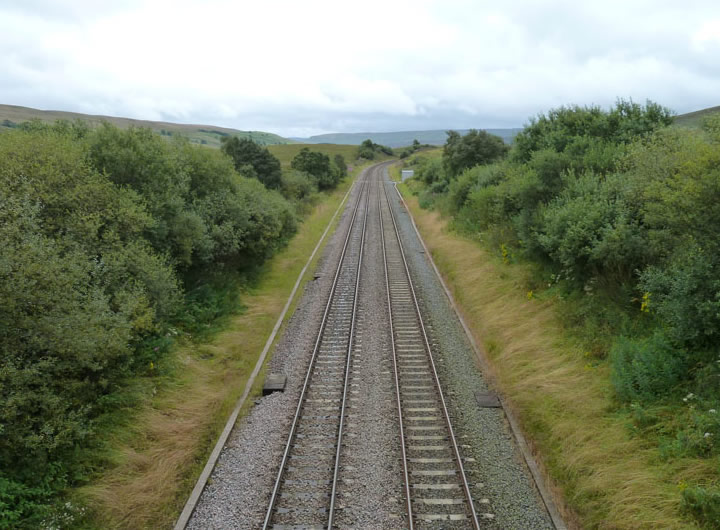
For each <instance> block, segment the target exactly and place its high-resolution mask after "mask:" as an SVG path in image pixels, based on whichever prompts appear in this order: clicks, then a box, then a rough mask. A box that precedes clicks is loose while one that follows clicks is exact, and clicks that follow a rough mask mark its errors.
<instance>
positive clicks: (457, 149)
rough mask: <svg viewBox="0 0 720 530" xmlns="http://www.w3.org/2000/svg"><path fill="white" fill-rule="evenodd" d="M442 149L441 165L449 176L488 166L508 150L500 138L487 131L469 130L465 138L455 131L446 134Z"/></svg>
mask: <svg viewBox="0 0 720 530" xmlns="http://www.w3.org/2000/svg"><path fill="white" fill-rule="evenodd" d="M447 135H448V139H447V142H446V143H445V147H444V149H443V165H444V166H445V169H446V171H447V173H448V174H449V175H450V176H457V175H459V174H460V173H461V172H462V171H463V170H464V169H468V168H471V167H473V166H478V165H481V164H489V163H491V162H495V161H497V160H499V159H501V158H502V157H504V156H505V154H506V153H507V152H508V150H509V149H510V148H509V146H507V145H506V144H505V142H504V141H503V139H502V138H500V137H499V136H495V135H494V134H489V133H488V132H487V131H478V130H477V129H471V130H470V132H469V133H467V134H466V135H465V136H461V135H460V134H459V133H458V132H456V131H448V132H447Z"/></svg>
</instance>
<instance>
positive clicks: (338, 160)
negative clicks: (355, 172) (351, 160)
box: [333, 154, 348, 179]
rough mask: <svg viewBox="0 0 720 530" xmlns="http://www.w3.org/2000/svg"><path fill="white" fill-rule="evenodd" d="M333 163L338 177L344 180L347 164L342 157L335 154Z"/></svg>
mask: <svg viewBox="0 0 720 530" xmlns="http://www.w3.org/2000/svg"><path fill="white" fill-rule="evenodd" d="M333 161H334V162H335V167H337V171H338V174H339V175H340V179H344V178H345V177H347V173H348V171H347V164H346V163H345V158H344V157H343V156H342V155H340V154H337V155H335V158H334V159H333Z"/></svg>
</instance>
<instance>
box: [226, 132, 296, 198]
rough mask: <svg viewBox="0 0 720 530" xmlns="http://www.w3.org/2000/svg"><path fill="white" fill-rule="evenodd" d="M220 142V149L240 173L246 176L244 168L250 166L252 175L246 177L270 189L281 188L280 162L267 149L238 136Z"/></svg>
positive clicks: (228, 137)
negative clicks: (254, 179)
mask: <svg viewBox="0 0 720 530" xmlns="http://www.w3.org/2000/svg"><path fill="white" fill-rule="evenodd" d="M220 141H221V142H222V143H221V146H220V149H222V151H223V152H224V153H225V154H227V155H228V156H229V157H230V158H231V159H232V161H233V164H235V169H236V170H237V171H238V172H239V173H241V174H244V173H243V170H244V168H246V167H248V166H249V167H251V168H252V172H251V173H252V174H251V175H250V174H248V175H246V176H248V177H254V178H257V179H258V180H259V181H260V182H262V183H263V184H264V185H265V187H266V188H269V189H278V188H279V187H280V181H281V178H282V170H281V166H280V161H279V160H278V159H277V158H276V157H275V156H273V154H272V153H270V151H268V149H267V147H262V146H260V145H259V144H256V143H255V142H253V141H252V140H251V139H249V138H243V139H240V138H238V137H237V136H224V137H222V138H221V139H220Z"/></svg>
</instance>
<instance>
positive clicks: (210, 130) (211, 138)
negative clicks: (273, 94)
mask: <svg viewBox="0 0 720 530" xmlns="http://www.w3.org/2000/svg"><path fill="white" fill-rule="evenodd" d="M36 119H38V120H42V121H46V122H54V121H56V120H70V121H74V120H82V121H85V122H87V123H89V124H90V126H91V127H94V126H97V125H99V124H100V123H102V122H104V121H107V122H109V123H112V124H113V125H116V126H118V127H121V128H127V127H130V126H133V125H134V126H136V127H149V128H151V129H152V130H154V131H156V132H158V133H160V134H163V135H165V136H172V135H176V134H179V135H183V136H187V137H188V138H189V139H190V141H191V142H193V143H197V144H204V145H208V146H211V147H219V146H220V139H221V138H222V137H223V136H237V137H239V138H250V139H251V140H253V141H254V142H256V143H258V144H260V145H275V144H287V143H291V140H288V139H287V138H283V137H282V136H278V135H276V134H272V133H268V132H262V131H240V130H237V129H228V128H225V127H216V126H214V125H186V124H180V123H169V122H164V121H148V120H134V119H131V118H117V117H113V116H95V115H91V114H80V113H78V112H63V111H57V110H38V109H32V108H29V107H19V106H16V105H0V130H2V129H3V128H7V127H14V126H16V125H17V124H19V123H22V122H24V121H29V120H36Z"/></svg>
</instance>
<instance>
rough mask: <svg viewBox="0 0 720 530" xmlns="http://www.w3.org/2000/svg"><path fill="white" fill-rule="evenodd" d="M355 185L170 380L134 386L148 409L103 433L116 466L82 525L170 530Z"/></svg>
mask: <svg viewBox="0 0 720 530" xmlns="http://www.w3.org/2000/svg"><path fill="white" fill-rule="evenodd" d="M360 169H361V167H357V168H356V169H355V171H354V172H353V174H352V176H353V177H354V176H355V175H357V173H358V172H359V171H360ZM352 180H353V179H352V178H347V179H346V180H345V181H344V182H343V183H341V185H340V186H339V187H338V189H337V190H336V191H334V192H333V193H332V194H330V195H325V196H324V197H323V199H322V200H321V201H320V202H319V203H318V204H317V205H316V207H315V208H314V210H313V212H312V214H311V215H309V216H308V217H307V218H306V219H305V221H304V222H303V223H302V224H301V225H300V228H299V231H298V233H297V235H296V236H295V237H294V238H293V239H292V240H291V241H290V243H289V244H288V246H287V248H285V249H284V250H283V251H281V252H280V253H278V254H277V255H276V256H275V257H274V258H272V259H271V260H270V261H269V262H268V263H267V264H266V265H265V266H264V268H263V271H262V272H261V274H260V275H259V278H258V279H257V282H256V284H255V285H254V286H252V287H251V288H249V289H247V292H244V293H243V295H242V304H243V310H242V311H241V312H239V313H238V314H236V315H235V316H232V317H230V318H229V319H228V320H227V322H226V324H225V326H224V328H223V329H222V331H220V332H219V333H217V334H216V335H215V336H214V337H213V338H212V339H210V340H209V341H208V342H206V343H202V344H199V343H194V342H186V343H185V344H184V345H182V346H181V347H179V348H178V349H177V350H176V351H175V352H173V353H172V354H171V355H170V357H171V359H170V361H169V362H172V363H173V365H174V366H173V368H172V369H171V370H170V371H169V372H170V374H169V375H168V376H166V377H165V378H164V379H163V380H161V381H157V384H154V383H152V382H150V383H140V384H142V385H145V386H144V387H143V388H141V389H138V392H142V393H144V394H145V395H146V397H147V400H146V404H145V405H143V406H142V407H140V408H139V409H138V410H136V411H131V410H124V411H120V412H119V413H118V415H123V414H124V415H125V416H126V418H125V420H124V423H123V424H122V425H120V426H117V425H116V426H115V428H114V431H113V432H112V433H110V434H109V436H108V438H109V455H110V456H109V457H108V458H109V459H110V460H111V461H112V462H113V465H111V466H110V467H109V468H108V469H107V470H106V471H104V472H103V473H102V474H101V475H100V476H99V477H98V478H97V480H95V481H94V482H93V483H92V484H91V485H90V486H87V487H85V488H83V489H81V490H80V491H79V492H78V496H79V497H80V499H81V500H82V501H83V502H84V503H85V504H87V505H88V506H92V507H93V510H92V514H90V516H89V518H88V520H87V522H86V523H85V527H87V528H168V527H171V526H172V524H173V523H174V521H175V519H176V518H177V516H178V514H179V513H180V510H181V509H182V506H183V504H184V502H185V500H186V498H187V495H188V494H189V493H190V491H191V489H192V487H193V486H194V482H195V480H196V479H197V477H198V475H199V474H200V471H201V470H202V468H203V466H204V464H205V461H206V459H207V456H208V455H209V453H210V451H211V450H212V448H213V446H214V444H215V441H216V440H217V437H218V435H219V433H220V431H221V430H222V428H223V427H224V424H225V421H226V420H227V418H228V416H229V414H230V411H231V410H232V409H233V407H234V405H235V403H236V401H237V399H238V398H239V396H240V394H241V393H242V391H243V388H244V385H245V383H246V381H247V379H248V377H249V375H250V373H251V371H252V369H253V367H254V365H255V363H256V360H257V358H258V356H259V354H260V352H261V350H262V347H263V345H264V343H265V341H266V340H267V337H268V336H269V334H270V332H271V330H272V328H273V326H274V324H275V321H276V320H277V317H278V315H279V314H280V312H281V310H282V308H283V306H284V304H285V302H286V300H287V297H288V295H289V294H290V291H291V290H292V287H293V285H294V283H295V281H296V279H297V275H298V274H299V272H300V270H301V269H302V267H303V266H304V264H305V261H306V259H307V256H308V255H309V254H310V253H311V251H312V249H313V248H314V246H315V245H316V243H317V241H318V239H319V237H320V235H321V234H322V232H323V230H324V229H325V227H326V226H327V223H328V222H329V220H330V218H331V217H332V215H333V213H334V212H335V209H336V208H337V206H338V205H339V203H340V201H341V200H342V197H343V196H344V194H345V192H346V191H347V190H348V188H349V187H350V185H351V183H352ZM319 255H320V253H318V256H319ZM317 259H318V258H317V257H316V258H315V261H317ZM314 265H315V264H314V263H313V265H312V266H311V267H310V268H309V270H308V272H307V273H306V277H305V280H306V279H307V277H308V276H311V275H312V270H313V268H314ZM298 292H302V289H300V290H299V291H298ZM292 310H294V306H293V307H292V308H291V313H292ZM291 313H290V314H291ZM262 380H263V377H262V374H261V376H260V377H259V378H258V379H257V381H256V383H255V385H254V389H253V393H251V396H250V397H251V398H252V396H253V395H257V394H258V393H259V391H260V388H261V386H262ZM247 403H248V404H250V403H252V399H248V401H247ZM249 406H250V405H247V404H246V406H245V409H247V408H249ZM244 412H245V411H243V412H242V413H241V414H243V413H244Z"/></svg>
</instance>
